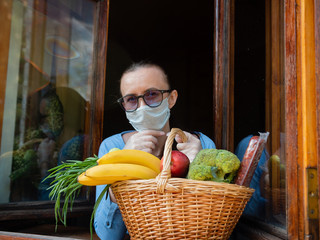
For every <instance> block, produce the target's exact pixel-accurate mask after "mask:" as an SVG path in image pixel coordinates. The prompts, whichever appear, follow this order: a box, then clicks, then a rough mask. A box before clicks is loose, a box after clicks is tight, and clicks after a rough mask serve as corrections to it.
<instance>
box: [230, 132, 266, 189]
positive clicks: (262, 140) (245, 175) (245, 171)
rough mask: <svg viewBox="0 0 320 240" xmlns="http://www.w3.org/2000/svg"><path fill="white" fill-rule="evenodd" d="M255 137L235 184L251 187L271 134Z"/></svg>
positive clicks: (252, 139) (244, 157) (251, 141)
mask: <svg viewBox="0 0 320 240" xmlns="http://www.w3.org/2000/svg"><path fill="white" fill-rule="evenodd" d="M259 134H260V136H253V137H252V138H251V139H250V141H249V144H248V147H247V150H246V152H245V154H244V156H243V159H242V161H241V165H240V168H239V170H238V173H237V176H236V178H235V184H238V185H241V186H245V187H249V186H250V182H251V179H252V177H253V174H254V172H255V170H256V168H257V166H258V162H259V160H260V157H261V154H262V152H263V149H264V148H265V146H266V143H267V140H268V136H269V132H266V133H259Z"/></svg>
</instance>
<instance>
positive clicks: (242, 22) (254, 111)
mask: <svg viewBox="0 0 320 240" xmlns="http://www.w3.org/2000/svg"><path fill="white" fill-rule="evenodd" d="M265 51H266V50H265V1H252V0H241V1H235V63H234V66H235V69H234V76H235V77H234V78H235V81H234V105H235V107H234V143H235V146H236V145H237V144H238V143H239V141H240V140H241V139H243V138H244V137H246V136H248V135H250V134H253V135H258V134H259V133H258V132H264V131H265V84H266V83H265V64H266V62H265Z"/></svg>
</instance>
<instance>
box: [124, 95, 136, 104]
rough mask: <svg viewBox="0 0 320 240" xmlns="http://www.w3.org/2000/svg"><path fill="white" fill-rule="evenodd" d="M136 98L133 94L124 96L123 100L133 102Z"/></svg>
mask: <svg viewBox="0 0 320 240" xmlns="http://www.w3.org/2000/svg"><path fill="white" fill-rule="evenodd" d="M136 100H137V98H136V97H135V96H128V97H126V99H125V102H127V103H133V102H135V101H136Z"/></svg>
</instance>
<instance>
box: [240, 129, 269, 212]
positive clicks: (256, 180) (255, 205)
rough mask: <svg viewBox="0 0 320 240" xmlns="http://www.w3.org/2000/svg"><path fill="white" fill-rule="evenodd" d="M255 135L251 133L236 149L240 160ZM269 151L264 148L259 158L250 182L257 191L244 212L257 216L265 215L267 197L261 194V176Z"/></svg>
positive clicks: (251, 186)
mask: <svg viewBox="0 0 320 240" xmlns="http://www.w3.org/2000/svg"><path fill="white" fill-rule="evenodd" d="M252 136H253V135H249V136H247V137H245V138H244V139H242V140H241V141H240V142H239V144H238V146H237V148H236V150H235V154H236V155H237V156H238V158H239V159H240V161H242V158H243V156H244V154H245V152H246V150H247V147H248V145H249V141H250V139H251V137H252ZM266 155H267V153H266V150H265V149H264V150H263V152H262V154H261V158H260V160H259V163H258V166H257V168H256V171H255V172H254V175H253V177H252V180H251V182H250V188H253V189H255V192H254V193H253V195H252V197H251V199H250V200H249V202H248V204H247V206H246V208H245V210H244V213H245V214H248V215H252V216H256V217H262V216H263V215H264V211H265V203H266V199H265V198H263V197H262V196H261V191H260V178H261V176H262V174H263V172H264V167H265V163H266V159H267V156H266Z"/></svg>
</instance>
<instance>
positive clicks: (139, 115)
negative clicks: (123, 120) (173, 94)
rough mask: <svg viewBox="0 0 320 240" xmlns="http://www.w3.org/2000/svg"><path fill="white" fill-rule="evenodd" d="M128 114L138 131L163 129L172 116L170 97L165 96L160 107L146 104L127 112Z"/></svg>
mask: <svg viewBox="0 0 320 240" xmlns="http://www.w3.org/2000/svg"><path fill="white" fill-rule="evenodd" d="M126 116H127V119H128V120H129V122H130V124H131V125H132V127H134V129H135V130H137V131H142V130H162V129H163V128H164V125H165V124H166V123H167V121H168V120H169V117H170V108H169V103H168V98H165V99H164V100H163V101H162V103H161V104H160V106H158V107H155V108H151V107H149V106H147V105H144V106H141V107H139V108H138V109H137V110H136V111H134V112H126Z"/></svg>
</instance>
